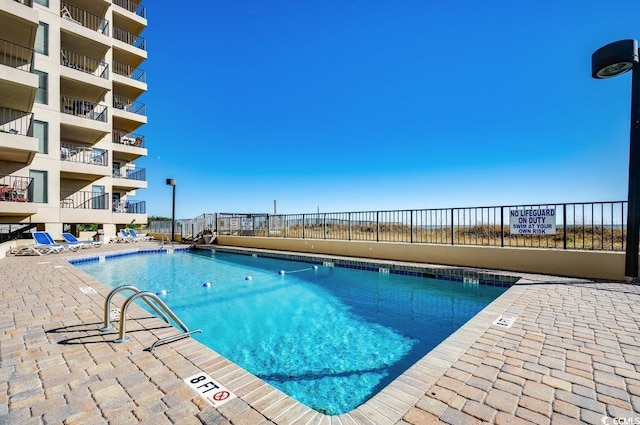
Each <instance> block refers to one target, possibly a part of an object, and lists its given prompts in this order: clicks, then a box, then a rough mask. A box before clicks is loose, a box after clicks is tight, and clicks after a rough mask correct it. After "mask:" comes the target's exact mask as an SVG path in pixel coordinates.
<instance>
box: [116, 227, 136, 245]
mask: <svg viewBox="0 0 640 425" xmlns="http://www.w3.org/2000/svg"><path fill="white" fill-rule="evenodd" d="M116 242H137V241H136V240H135V239H133V237H131V235H130V234H129V232H127V230H126V229H120V235H119V236H118V239H117V240H116Z"/></svg>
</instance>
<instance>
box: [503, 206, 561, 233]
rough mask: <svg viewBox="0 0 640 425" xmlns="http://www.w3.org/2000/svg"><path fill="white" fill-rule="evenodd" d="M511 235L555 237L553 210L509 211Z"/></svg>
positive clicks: (554, 213) (554, 214) (554, 211)
mask: <svg viewBox="0 0 640 425" xmlns="http://www.w3.org/2000/svg"><path fill="white" fill-rule="evenodd" d="M509 227H510V230H511V234H512V235H555V234H556V210H555V208H536V209H527V210H525V209H522V210H511V211H509Z"/></svg>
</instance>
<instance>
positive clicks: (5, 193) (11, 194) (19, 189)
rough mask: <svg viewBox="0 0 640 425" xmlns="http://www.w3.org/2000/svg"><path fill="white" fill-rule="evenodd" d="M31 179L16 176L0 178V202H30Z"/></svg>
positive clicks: (31, 197)
mask: <svg viewBox="0 0 640 425" xmlns="http://www.w3.org/2000/svg"><path fill="white" fill-rule="evenodd" d="M32 185H33V179H32V178H29V177H18V176H0V201H7V202H31V200H32V199H33V196H32Z"/></svg>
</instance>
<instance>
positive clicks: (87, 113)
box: [60, 96, 107, 122]
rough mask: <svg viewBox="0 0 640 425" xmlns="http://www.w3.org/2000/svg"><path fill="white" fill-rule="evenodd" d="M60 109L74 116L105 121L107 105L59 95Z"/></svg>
mask: <svg viewBox="0 0 640 425" xmlns="http://www.w3.org/2000/svg"><path fill="white" fill-rule="evenodd" d="M60 111H61V112H64V113H65V114H70V115H75V116H76V117H82V118H88V119H90V120H95V121H101V122H107V107H106V106H104V105H98V104H96V103H93V102H89V101H88V100H82V99H75V98H73V97H68V96H60Z"/></svg>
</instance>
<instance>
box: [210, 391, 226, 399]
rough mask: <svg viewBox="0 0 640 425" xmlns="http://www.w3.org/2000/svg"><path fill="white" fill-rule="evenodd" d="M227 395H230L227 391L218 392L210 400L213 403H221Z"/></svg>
mask: <svg viewBox="0 0 640 425" xmlns="http://www.w3.org/2000/svg"><path fill="white" fill-rule="evenodd" d="M229 395H230V394H229V391H218V392H217V393H215V394H214V395H213V396H212V397H211V398H212V399H213V400H214V401H222V400H226V399H227V398H229Z"/></svg>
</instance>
